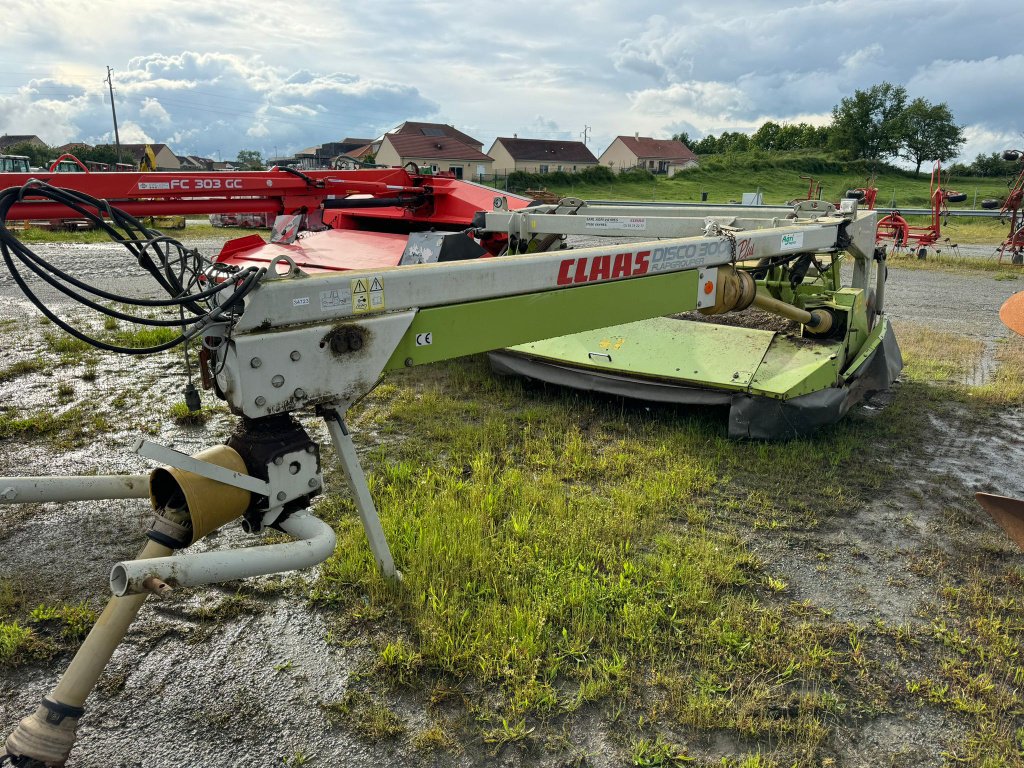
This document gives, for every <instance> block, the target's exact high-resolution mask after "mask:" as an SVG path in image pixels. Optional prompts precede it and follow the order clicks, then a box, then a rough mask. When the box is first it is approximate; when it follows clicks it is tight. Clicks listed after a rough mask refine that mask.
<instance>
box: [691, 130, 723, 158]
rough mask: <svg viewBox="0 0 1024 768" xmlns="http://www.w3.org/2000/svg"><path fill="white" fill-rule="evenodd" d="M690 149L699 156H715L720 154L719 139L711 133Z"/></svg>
mask: <svg viewBox="0 0 1024 768" xmlns="http://www.w3.org/2000/svg"><path fill="white" fill-rule="evenodd" d="M690 149H692V150H693V152H694V154H697V155H713V154H715V153H716V152H718V139H716V138H715V137H714V135H713V134H710V133H709V134H708V135H707V136H705V137H704V138H703V139H701V140H700V141H698V142H697V143H696V144H693V145H692V146H690Z"/></svg>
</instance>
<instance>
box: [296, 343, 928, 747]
mask: <svg viewBox="0 0 1024 768" xmlns="http://www.w3.org/2000/svg"><path fill="white" fill-rule="evenodd" d="M434 375H435V376H436V380H434V381H431V380H430V376H429V374H421V378H418V379H411V378H406V377H402V376H396V377H395V378H394V379H392V383H390V384H387V385H384V386H382V387H380V388H378V390H377V391H376V392H375V393H374V395H372V396H371V397H369V398H367V400H366V401H365V402H364V404H363V406H362V408H361V411H360V412H359V413H358V414H357V415H356V418H355V419H354V420H353V423H354V424H355V425H356V426H357V427H358V428H361V429H366V430H374V431H376V432H379V433H382V434H384V435H385V436H386V437H387V436H390V437H392V438H394V439H388V440H387V447H386V449H378V450H377V451H375V452H374V453H373V454H372V455H371V457H370V461H369V465H370V468H371V472H370V475H369V482H370V486H371V492H372V493H373V496H374V498H375V500H376V501H377V504H378V506H379V509H380V512H381V516H382V522H383V525H384V528H385V532H386V534H387V537H388V540H389V542H390V543H391V547H392V550H393V552H394V554H395V556H396V560H397V564H398V566H399V568H400V569H401V570H402V572H403V574H404V580H403V582H402V584H401V585H400V586H399V587H392V586H390V585H388V584H387V583H386V582H385V581H384V580H383V579H382V578H381V577H380V576H379V574H378V572H377V570H376V567H375V565H374V563H373V559H372V556H371V554H370V552H369V550H368V548H367V547H366V544H365V537H364V534H363V532H362V529H361V526H360V524H359V522H358V519H357V518H356V516H355V515H354V514H353V509H352V507H351V504H350V502H349V501H348V500H347V498H345V497H343V496H338V495H331V496H328V497H327V498H326V499H324V500H323V502H322V503H321V504H320V505H319V507H318V511H319V513H320V514H322V515H324V516H325V517H326V518H327V519H328V520H330V521H331V522H332V523H333V524H334V525H335V527H336V530H337V531H338V534H339V547H338V550H337V552H336V554H335V555H334V556H333V557H332V558H331V559H330V560H328V561H327V563H326V564H325V565H324V566H323V567H322V569H321V573H320V576H319V578H318V580H317V582H316V583H315V584H314V585H313V586H312V587H311V589H310V594H311V597H312V598H313V599H314V600H315V601H316V602H318V603H321V604H325V605H333V606H337V607H338V608H340V609H341V610H342V611H343V612H345V614H346V616H347V617H348V620H349V621H351V622H355V623H357V624H358V623H359V622H363V621H367V620H370V618H373V620H374V621H375V626H379V624H380V619H382V618H386V617H390V618H391V620H393V621H395V622H397V626H398V627H400V629H398V630H397V633H396V634H395V635H393V636H391V635H389V633H385V636H384V637H382V638H381V641H380V642H381V645H380V649H379V655H378V658H377V662H376V663H375V664H374V665H373V668H372V669H370V670H367V671H366V676H365V682H366V684H367V685H368V686H370V687H371V688H373V687H374V686H379V687H382V688H385V689H386V688H387V687H390V686H395V685H397V686H405V685H413V686H430V685H433V684H436V685H438V686H443V687H447V688H449V689H455V690H458V691H459V692H460V694H461V696H462V697H463V699H464V701H465V702H466V704H465V706H466V708H467V709H468V713H467V714H468V719H469V720H470V721H471V722H472V723H474V724H475V725H474V728H475V729H476V732H477V737H478V738H480V739H482V740H483V741H484V742H485V743H487V744H490V745H492V746H493V747H494V748H498V747H500V746H501V745H502V744H507V743H512V742H516V741H521V740H528V739H530V738H532V736H531V734H532V733H533V731H534V729H535V728H536V727H538V725H539V724H542V723H544V722H546V721H548V720H550V719H552V718H558V717H564V716H567V715H570V714H571V713H573V712H576V711H578V710H580V709H581V708H582V707H585V706H594V705H599V706H602V707H606V708H610V709H616V708H624V710H625V711H626V712H628V715H623V717H625V718H626V720H627V722H637V721H636V720H633V719H632V718H635V717H640V715H641V713H647V714H645V715H644V716H645V717H647V718H650V717H651V715H650V713H649V712H648V711H647V709H645V708H643V707H641V708H640V709H637V707H638V706H639V705H638V704H637V702H638V701H640V700H641V699H644V700H648V699H650V698H651V697H653V699H654V700H656V701H657V702H658V704H657V706H655V707H654V711H655V713H656V714H655V715H654V720H655V723H654V725H655V726H658V725H659V724H660V726H663V727H684V728H688V729H697V730H700V731H714V730H716V729H730V730H733V731H735V732H737V733H739V734H741V735H742V736H743V737H744V738H747V739H751V740H753V741H757V742H759V743H765V744H771V745H772V749H773V752H775V753H778V754H779V755H782V756H786V757H787V759H790V758H791V759H798V760H801V761H805V763H803V764H811V763H812V762H813V761H814V760H815V759H816V758H817V757H818V756H820V755H822V754H824V753H823V750H824V749H826V744H827V742H828V739H829V736H830V733H831V731H832V728H833V725H834V723H835V722H836V721H837V720H838V719H840V718H843V717H846V716H848V715H850V714H852V713H856V712H877V711H878V710H879V709H880V708H882V707H884V705H885V702H886V699H887V695H888V694H887V693H886V691H885V690H884V685H883V684H882V683H881V682H880V681H879V680H877V679H876V678H875V677H874V672H873V671H872V663H871V662H870V661H869V660H868V659H867V658H866V655H865V653H864V641H863V639H862V638H860V637H859V636H858V634H857V631H856V630H855V629H854V628H851V627H849V626H847V625H843V624H838V623H832V622H829V621H827V620H826V619H825V618H824V617H822V616H820V615H816V614H815V613H814V612H813V611H811V612H808V611H806V610H804V609H801V610H799V611H794V610H791V609H790V608H789V607H788V606H787V604H786V603H785V602H784V601H780V600H779V599H778V598H777V597H776V595H778V594H779V593H780V592H784V587H782V588H780V587H779V585H780V584H781V582H778V581H776V582H775V583H774V585H773V583H772V581H771V580H770V578H768V577H769V576H770V574H765V573H764V572H763V571H762V568H761V565H760V563H759V562H758V560H757V559H756V558H755V557H753V556H752V554H751V553H750V551H749V549H748V548H747V546H746V545H745V544H744V538H743V537H744V535H745V534H746V533H747V532H749V531H752V530H756V529H757V528H764V529H766V530H802V529H809V528H814V527H815V526H816V525H818V521H819V520H820V519H821V517H823V516H826V515H829V514H842V512H843V510H844V509H847V508H848V507H849V506H850V505H854V504H857V503H859V500H860V499H862V498H863V494H864V493H866V492H870V490H871V489H872V488H876V487H877V486H878V484H879V482H880V478H881V477H884V476H885V473H886V471H887V470H886V468H885V466H884V465H882V464H881V463H875V462H870V461H869V462H865V461H864V447H865V446H866V445H873V444H876V443H877V442H878V441H879V440H888V441H889V442H890V444H892V445H898V444H900V441H901V440H904V439H907V440H909V439H913V435H914V434H916V432H917V430H919V429H920V428H921V426H922V425H923V418H924V417H923V416H921V415H920V414H915V412H914V411H913V409H909V408H903V407H901V406H897V407H894V408H892V409H891V410H890V413H889V418H887V419H885V420H877V421H871V422H867V421H858V420H856V419H853V420H848V421H846V422H844V423H843V424H840V425H837V426H836V427H834V428H830V429H827V430H823V431H822V432H821V433H820V434H819V435H818V436H816V437H815V438H811V439H806V440H797V441H791V442H789V443H781V444H754V443H736V442H731V441H729V440H728V439H727V438H726V435H725V422H724V419H722V418H721V417H720V415H717V414H714V413H712V414H710V415H709V414H708V413H707V412H706V411H703V412H701V413H695V412H693V411H688V410H685V409H668V408H665V409H651V410H650V411H649V410H647V409H645V408H640V407H631V406H628V405H623V404H622V403H619V402H617V401H616V402H613V401H610V400H604V399H598V398H588V397H581V396H578V395H575V394H572V393H568V392H565V391H562V390H558V391H554V392H548V391H544V392H538V391H536V390H534V389H527V388H524V387H523V385H522V384H520V383H518V382H515V381H511V382H510V381H504V380H500V379H495V378H494V377H493V376H491V375H490V373H489V372H488V371H487V369H486V365H485V363H484V362H483V360H482V359H481V358H473V359H470V360H467V361H459V362H455V363H451V364H448V365H444V366H436V367H435V368H434ZM424 377H425V378H424ZM808 455H814V456H817V457H824V459H823V461H820V462H816V463H815V471H814V472H812V473H808V472H807V471H806V457H807V456H808ZM765 477H772V483H771V484H769V485H767V486H766V484H765V482H764V478H765ZM367 600H368V601H369V602H368V603H367V602H366V601H367ZM853 669H856V670H859V672H858V673H857V674H855V675H851V674H849V671H850V670H853ZM652 685H653V689H652ZM627 730H630V729H627ZM650 738H651V736H650V735H649V734H647V733H646V732H643V731H641V732H639V733H637V734H636V735H635V741H636V742H637V743H639V742H640V741H642V740H644V739H648V740H650ZM625 748H627V749H628V745H625ZM659 749H660V748H659V746H658V742H657V739H656V738H654V741H652V742H651V746H650V748H649V750H647V752H645V754H647V753H649V756H650V759H652V760H653V759H655V757H656V756H657V754H660V752H659ZM666 755H668V753H666ZM645 759H646V758H645ZM791 761H792V760H790V762H791ZM787 764H789V763H787Z"/></svg>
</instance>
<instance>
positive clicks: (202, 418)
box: [167, 402, 213, 427]
mask: <svg viewBox="0 0 1024 768" xmlns="http://www.w3.org/2000/svg"><path fill="white" fill-rule="evenodd" d="M167 415H168V416H170V417H171V420H172V421H173V422H174V423H175V424H179V425H181V426H188V427H194V426H200V425H202V424H205V423H206V422H208V421H209V420H210V417H211V416H212V415H213V409H211V408H200V409H199V410H198V411H191V410H189V407H188V406H187V405H186V404H185V403H184V402H178V403H174V404H173V405H172V406H171V407H170V409H169V410H168V411H167Z"/></svg>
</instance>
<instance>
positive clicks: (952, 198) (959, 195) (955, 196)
mask: <svg viewBox="0 0 1024 768" xmlns="http://www.w3.org/2000/svg"><path fill="white" fill-rule="evenodd" d="M966 199H967V193H966V192H947V193H946V202H947V203H962V202H963V201H964V200H966Z"/></svg>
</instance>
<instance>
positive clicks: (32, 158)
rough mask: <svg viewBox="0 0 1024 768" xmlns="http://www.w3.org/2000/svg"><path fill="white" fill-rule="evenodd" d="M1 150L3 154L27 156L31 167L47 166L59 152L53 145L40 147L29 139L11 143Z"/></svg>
mask: <svg viewBox="0 0 1024 768" xmlns="http://www.w3.org/2000/svg"><path fill="white" fill-rule="evenodd" d="M3 152H4V154H5V155H23V156H25V157H27V158H28V164H29V165H31V166H32V167H33V168H46V167H48V166H49V165H50V161H52V160H56V159H57V155H58V154H60V153H59V152H57V150H56V149H54V148H53V147H41V146H39V145H38V144H34V143H32V142H30V141H24V142H22V143H20V144H13V145H11V146H10V147H8V148H7V149H5V150H4V151H3Z"/></svg>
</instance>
